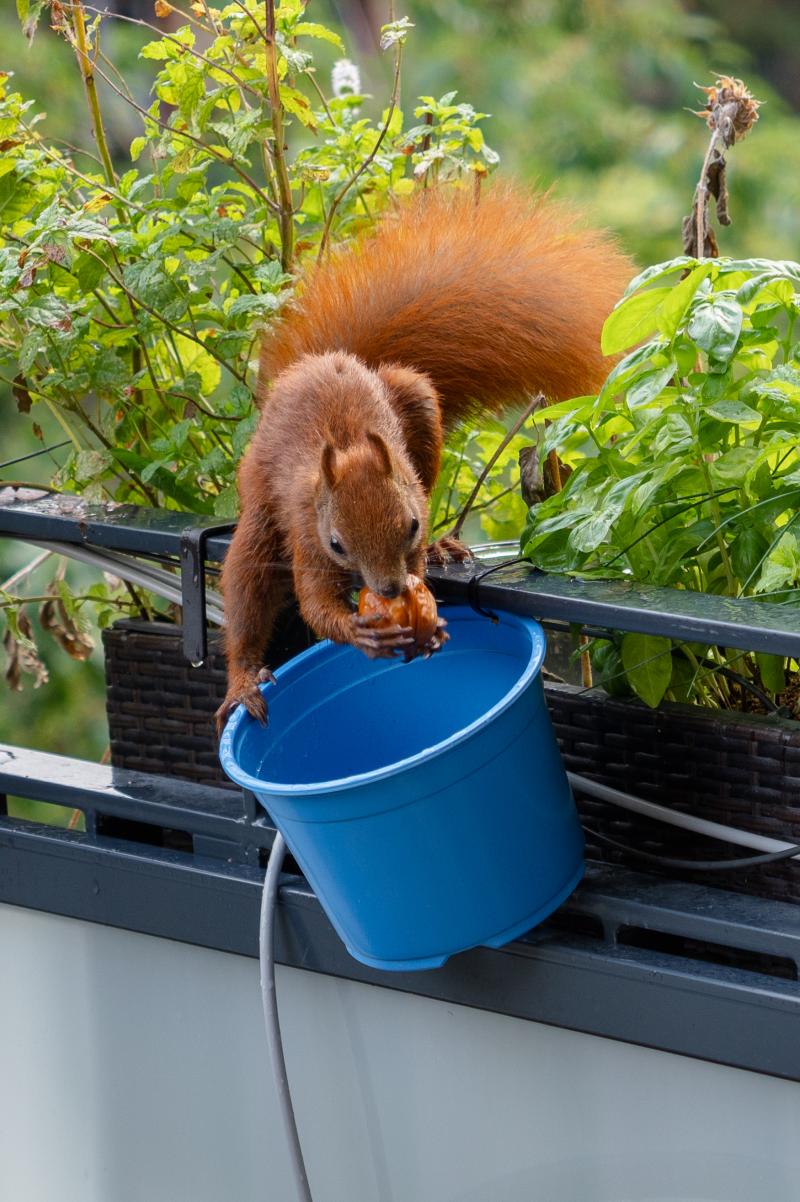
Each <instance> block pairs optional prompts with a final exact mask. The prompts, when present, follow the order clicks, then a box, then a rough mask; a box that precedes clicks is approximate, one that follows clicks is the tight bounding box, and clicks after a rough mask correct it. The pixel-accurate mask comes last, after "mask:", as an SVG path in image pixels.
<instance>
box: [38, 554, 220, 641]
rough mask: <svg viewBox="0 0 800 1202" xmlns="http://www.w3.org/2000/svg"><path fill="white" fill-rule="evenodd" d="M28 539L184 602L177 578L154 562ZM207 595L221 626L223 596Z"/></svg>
mask: <svg viewBox="0 0 800 1202" xmlns="http://www.w3.org/2000/svg"><path fill="white" fill-rule="evenodd" d="M25 542H28V543H32V544H33V546H35V547H42V548H43V549H44V550H46V551H51V552H53V554H55V555H66V556H68V557H69V558H70V559H76V560H78V561H79V562H80V563H86V564H89V565H90V566H91V567H95V568H99V569H100V570H101V571H103V572H111V573H112V574H113V575H115V576H121V577H122V578H123V579H124V580H128V581H129V582H130V583H131V584H138V585H140V586H141V588H146V589H148V590H149V591H150V592H151V593H156V594H157V595H158V596H159V597H163V598H164V599H165V600H166V601H174V602H175V604H176V605H180V604H181V603H182V601H183V597H182V594H181V590H180V586H179V585H178V583H177V580H176V578H175V577H174V576H171V575H170V573H169V572H167V571H165V570H164V569H163V568H159V567H155V566H154V565H151V564H143V563H139V562H138V561H136V560H133V559H129V558H128V557H127V556H125V555H119V554H117V553H115V552H113V551H103V552H100V551H95V550H93V549H92V548H90V547H82V546H77V545H76V544H74V543H53V542H45V541H44V540H42V539H30V538H29V539H25ZM206 598H207V604H206V614H207V615H208V618H209V619H210V620H211V621H212V622H215V623H216V624H217V625H218V626H222V625H224V621H225V619H224V615H223V611H222V597H221V596H220V595H219V593H217V592H215V591H214V590H213V589H208V590H207V591H206Z"/></svg>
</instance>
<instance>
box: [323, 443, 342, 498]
mask: <svg viewBox="0 0 800 1202" xmlns="http://www.w3.org/2000/svg"><path fill="white" fill-rule="evenodd" d="M322 475H323V476H324V478H325V481H326V483H327V485H328V487H329V488H336V485H337V483H338V481H339V477H338V475H337V472H336V447H335V446H334V445H333V443H332V442H326V443H325V446H324V447H323V448H322Z"/></svg>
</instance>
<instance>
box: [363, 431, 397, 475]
mask: <svg viewBox="0 0 800 1202" xmlns="http://www.w3.org/2000/svg"><path fill="white" fill-rule="evenodd" d="M366 437H367V442H368V443H369V444H370V446H371V447H372V449H373V451H374V452H375V454H376V456H377V458H378V462H379V463H380V465H381V467H382V468H383V470H384V472H385V474H386V475H387V476H391V474H392V457H391V455H390V454H389V448H388V447H387V445H386V443H385V442H384V441H383V439H382V438H381V436H380V434H376V433H375V431H374V430H367V433H366Z"/></svg>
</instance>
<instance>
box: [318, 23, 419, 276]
mask: <svg viewBox="0 0 800 1202" xmlns="http://www.w3.org/2000/svg"><path fill="white" fill-rule="evenodd" d="M402 58H403V44H402V42H398V43H397V46H396V50H395V60H394V83H393V85H392V95H391V98H390V100H389V108H388V110H387V113H386V120H385V121H384V123H383V127H382V129H381V131H380V133H379V134H378V137H377V139H376V141H375V145H374V146H373V148H372V150H371V151H370V152H369V154H368V155H367V157H366V158H365V159H364V161H363V163H362V164H361V165H360V167H358V168H357V169H356V170H355V171H354V172H353V174H352V175H351V176H350V178H349V179H348V180H346V181H345V183H344V184H343V185H342V187H341V188H340V189H339V191H338V192H337V193H336V196H334V198H333V201H332V202H331V207H330V208H329V210H328V216H327V218H326V220H325V227H324V229H323V231H322V239H321V241H320V244H319V253H318V254H317V263H321V262H322V257H323V255H324V254H325V250H326V248H327V245H328V241H329V239H330V232H331V225H332V223H333V218H334V215H335V213H336V210H337V209H338V207H339V205H340V204H341V202H342V201H343V200H344V198H345V196H346V195H347V193H348V192H349V191H350V189H351V188H352V186H353V184H354V183H355V182H356V181H357V180H358V179H360V178H361V176H362V175H363V174H364V172H365V171H366V170H367V168H368V167H369V165H370V164H371V163H372V161H373V160H374V158H375V156H376V155H377V153H378V151H379V150H380V148H381V146H382V144H383V140H384V138H385V137H386V135H387V134H388V132H389V126H390V125H391V123H392V117H393V116H394V111H395V109H396V108H397V101H398V99H399V97H400V63H401V62H402Z"/></svg>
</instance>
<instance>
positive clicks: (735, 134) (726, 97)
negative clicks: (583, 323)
mask: <svg viewBox="0 0 800 1202" xmlns="http://www.w3.org/2000/svg"><path fill="white" fill-rule="evenodd" d="M695 86H696V87H698V88H700V91H701V92H705V94H706V96H707V97H708V100H707V101H706V107H705V108H704V109H701V111H700V112H696V113H695V116H696V117H703V118H704V119H705V122H706V124H707V125H708V128H709V129H712V130H717V131H718V132H719V133H720V134H721V136H722V138H723V139H724V141H725V145H726V146H733V144H734V142H736V141H741V139H742V138H743V137H744V136H745V134H746V133H747V132H748V130H750V129H752V128H753V126H754V125H755V123H756V121H758V108H759V105H760V104H761V101H760V100H756V98H755V97H754V96H753V95H751V93H750V91H749V89H748V88H747V87H746V85H745V84H743V83H742V81H741V79H733V78H732V76H730V75H721V76H720V77H719V79H718V80H717V81H716V83H714V84H712V85H711V87H710V88H704V87H702V85H701V84H696V85H695Z"/></svg>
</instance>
